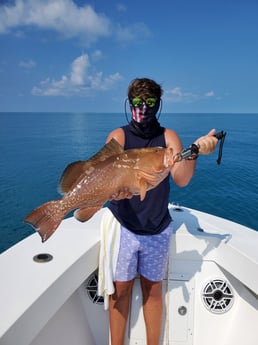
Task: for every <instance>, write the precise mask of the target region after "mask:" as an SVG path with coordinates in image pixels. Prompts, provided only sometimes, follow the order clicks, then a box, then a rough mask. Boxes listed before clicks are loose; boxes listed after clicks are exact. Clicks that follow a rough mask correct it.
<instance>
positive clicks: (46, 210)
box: [24, 200, 65, 242]
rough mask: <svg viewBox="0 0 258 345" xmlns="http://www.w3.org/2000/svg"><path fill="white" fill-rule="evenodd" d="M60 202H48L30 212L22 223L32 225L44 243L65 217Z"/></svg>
mask: <svg viewBox="0 0 258 345" xmlns="http://www.w3.org/2000/svg"><path fill="white" fill-rule="evenodd" d="M59 205H60V200H55V201H49V202H47V203H45V204H43V205H41V206H39V207H38V208H36V209H35V210H34V211H32V212H31V213H30V214H29V215H28V216H27V217H26V218H25V219H24V221H25V222H26V223H29V224H30V225H32V226H33V227H34V228H35V230H36V231H38V233H39V234H40V236H41V239H42V242H45V241H46V240H47V239H48V238H49V237H50V236H51V235H52V234H53V233H54V232H55V230H56V229H57V228H58V226H59V224H60V223H61V221H62V219H63V218H64V216H65V213H64V211H63V210H62V209H61V207H60V206H59Z"/></svg>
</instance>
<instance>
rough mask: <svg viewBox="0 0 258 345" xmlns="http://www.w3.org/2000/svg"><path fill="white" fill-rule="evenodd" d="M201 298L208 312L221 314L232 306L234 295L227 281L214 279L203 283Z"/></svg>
mask: <svg viewBox="0 0 258 345" xmlns="http://www.w3.org/2000/svg"><path fill="white" fill-rule="evenodd" d="M202 300H203V302H204V305H205V307H206V308H207V309H208V310H209V311H210V312H212V313H216V314H223V313H225V312H226V311H228V310H229V309H230V308H231V307H232V305H233V302H234V295H233V292H232V288H231V286H230V285H229V283H228V282H227V281H224V280H222V279H214V280H211V281H209V282H208V283H207V284H206V285H205V287H204V289H203V291H202Z"/></svg>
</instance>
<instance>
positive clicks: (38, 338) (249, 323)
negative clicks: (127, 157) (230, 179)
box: [0, 204, 258, 345]
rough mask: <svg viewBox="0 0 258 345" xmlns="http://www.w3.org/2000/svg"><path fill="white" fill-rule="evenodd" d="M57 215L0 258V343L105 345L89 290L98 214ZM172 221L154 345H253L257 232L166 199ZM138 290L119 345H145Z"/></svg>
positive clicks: (97, 301) (100, 313) (101, 317)
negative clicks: (44, 233) (47, 228)
mask: <svg viewBox="0 0 258 345" xmlns="http://www.w3.org/2000/svg"><path fill="white" fill-rule="evenodd" d="M104 211H105V208H103V209H101V210H100V211H98V212H97V213H96V214H95V215H94V217H92V219H90V220H89V221H88V222H86V223H80V222H78V221H77V220H76V219H74V218H73V217H70V218H67V219H64V220H63V221H62V223H61V225H60V227H59V229H58V230H57V231H56V232H55V234H54V235H53V236H52V237H51V238H50V239H49V240H48V241H46V242H44V243H41V241H40V237H39V235H38V234H37V233H34V234H32V235H31V236H29V237H27V238H26V239H24V240H23V241H21V242H19V243H17V244H16V245H14V246H13V247H11V248H10V249H8V250H6V251H5V252H3V253H2V254H1V256H0V277H1V284H0V310H1V316H0V336H1V340H0V344H1V345H54V344H55V345H57V344H58V345H108V344H109V342H110V340H109V338H110V336H109V322H108V311H107V310H104V307H103V297H101V296H98V294H97V285H98V256H99V248H100V220H101V217H102V215H103V212H104ZM169 211H170V213H171V216H172V218H173V228H174V230H173V236H172V240H171V247H170V254H169V264H168V269H167V274H166V278H165V279H164V280H163V295H164V313H163V325H162V335H161V340H160V344H161V345H167V344H169V345H207V344H209V345H215V344H216V345H217V344H223V345H243V344H246V345H257V342H258V340H257V339H258V329H257V325H258V250H257V248H258V232H257V231H255V230H252V229H250V228H247V227H245V226H243V225H240V224H237V223H235V222H232V221H230V220H226V219H223V218H220V217H217V216H214V215H211V214H208V213H204V212H201V211H198V210H194V209H191V208H187V207H183V206H180V205H176V204H169ZM141 304H142V301H141V289H140V284H139V279H138V278H137V279H136V281H135V284H134V288H133V295H132V302H131V308H130V315H129V319H128V327H127V331H126V337H125V345H129V344H130V345H144V344H146V338H145V327H144V319H143V313H142V306H141Z"/></svg>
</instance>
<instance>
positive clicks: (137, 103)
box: [131, 97, 158, 108]
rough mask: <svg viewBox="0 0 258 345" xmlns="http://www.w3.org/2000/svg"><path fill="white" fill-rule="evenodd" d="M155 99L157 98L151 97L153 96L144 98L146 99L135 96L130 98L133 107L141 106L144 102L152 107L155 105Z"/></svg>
mask: <svg viewBox="0 0 258 345" xmlns="http://www.w3.org/2000/svg"><path fill="white" fill-rule="evenodd" d="M157 100H158V99H157V98H153V97H150V98H146V99H142V98H140V97H135V98H132V99H131V103H132V105H133V106H134V107H135V108H139V107H142V106H143V103H145V104H146V105H147V107H150V108H153V107H155V105H156V103H157Z"/></svg>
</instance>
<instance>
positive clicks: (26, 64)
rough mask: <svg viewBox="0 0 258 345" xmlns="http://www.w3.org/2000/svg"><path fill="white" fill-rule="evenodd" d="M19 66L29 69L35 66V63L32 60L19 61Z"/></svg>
mask: <svg viewBox="0 0 258 345" xmlns="http://www.w3.org/2000/svg"><path fill="white" fill-rule="evenodd" d="M19 66H20V67H22V68H25V69H31V68H34V67H36V66H37V64H36V62H35V61H33V60H32V59H27V60H21V61H20V62H19Z"/></svg>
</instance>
